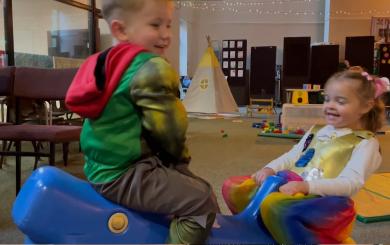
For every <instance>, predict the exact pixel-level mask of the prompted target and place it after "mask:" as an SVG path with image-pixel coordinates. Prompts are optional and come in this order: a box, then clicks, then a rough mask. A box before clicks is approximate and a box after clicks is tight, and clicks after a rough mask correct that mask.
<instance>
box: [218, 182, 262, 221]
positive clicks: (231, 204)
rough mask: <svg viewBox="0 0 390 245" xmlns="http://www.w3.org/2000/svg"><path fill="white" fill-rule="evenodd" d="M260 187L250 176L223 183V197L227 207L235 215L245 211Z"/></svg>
mask: <svg viewBox="0 0 390 245" xmlns="http://www.w3.org/2000/svg"><path fill="white" fill-rule="evenodd" d="M257 188H258V186H257V185H256V183H255V181H254V180H253V179H252V178H251V177H250V176H249V175H248V176H233V177H230V178H228V179H227V180H225V181H224V182H223V185H222V196H223V199H224V200H225V203H226V205H227V206H228V208H229V209H230V211H231V212H232V213H233V214H237V213H239V212H241V211H242V210H244V209H245V207H246V206H247V205H248V203H249V201H250V200H251V199H252V197H253V195H254V194H255V193H256V190H257Z"/></svg>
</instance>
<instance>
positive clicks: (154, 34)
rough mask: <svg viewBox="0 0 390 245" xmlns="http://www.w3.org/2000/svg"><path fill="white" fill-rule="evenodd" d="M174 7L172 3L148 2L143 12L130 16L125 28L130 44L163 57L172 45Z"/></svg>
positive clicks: (157, 0)
mask: <svg viewBox="0 0 390 245" xmlns="http://www.w3.org/2000/svg"><path fill="white" fill-rule="evenodd" d="M173 10H174V6H173V3H172V2H171V1H162V0H147V1H145V3H144V6H143V8H142V9H141V10H139V11H136V12H134V13H131V14H128V16H127V17H126V20H125V22H126V24H125V27H124V31H125V36H126V37H127V40H126V41H128V42H131V43H134V44H138V45H141V46H143V47H145V48H146V49H147V50H149V51H151V52H153V53H155V54H158V55H163V54H164V52H165V50H166V49H167V48H168V47H169V45H170V44H171V36H172V33H171V22H172V15H173Z"/></svg>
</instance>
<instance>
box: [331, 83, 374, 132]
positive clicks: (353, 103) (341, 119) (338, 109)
mask: <svg viewBox="0 0 390 245" xmlns="http://www.w3.org/2000/svg"><path fill="white" fill-rule="evenodd" d="M356 82H357V81H352V80H341V81H336V80H333V81H329V82H328V84H327V85H326V87H325V100H324V105H323V112H324V114H325V119H326V122H327V124H329V125H332V126H334V127H335V128H351V129H362V125H361V117H362V116H363V115H364V114H365V113H367V112H368V111H369V110H370V109H371V106H369V105H368V103H363V102H362V101H361V100H360V98H359V96H358V93H357V87H356V86H357V85H356Z"/></svg>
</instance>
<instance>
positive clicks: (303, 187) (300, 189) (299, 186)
mask: <svg viewBox="0 0 390 245" xmlns="http://www.w3.org/2000/svg"><path fill="white" fill-rule="evenodd" d="M279 191H280V192H282V193H284V194H287V195H291V196H293V195H295V194H296V193H303V194H305V195H306V194H307V193H309V184H308V183H307V182H306V181H290V182H288V183H287V184H284V185H282V186H281V187H280V188H279Z"/></svg>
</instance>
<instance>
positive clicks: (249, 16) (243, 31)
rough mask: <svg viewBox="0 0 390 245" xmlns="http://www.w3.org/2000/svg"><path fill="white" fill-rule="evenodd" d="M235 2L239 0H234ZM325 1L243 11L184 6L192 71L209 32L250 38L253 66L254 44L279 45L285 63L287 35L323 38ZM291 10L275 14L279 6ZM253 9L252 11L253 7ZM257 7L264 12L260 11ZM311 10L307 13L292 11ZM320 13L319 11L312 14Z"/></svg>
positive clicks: (279, 60) (279, 58) (220, 36)
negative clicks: (284, 54) (284, 53)
mask: <svg viewBox="0 0 390 245" xmlns="http://www.w3.org/2000/svg"><path fill="white" fill-rule="evenodd" d="M231 2H235V1H231ZM324 6H325V3H324V1H323V0H320V1H311V2H309V1H300V2H298V3H297V2H286V3H285V4H283V5H281V6H279V5H272V4H268V5H262V6H259V7H257V6H255V7H253V6H248V7H247V8H245V7H241V8H240V12H238V13H236V14H233V13H232V12H230V11H226V9H225V11H215V12H212V11H210V10H196V9H195V10H194V9H193V10H192V13H191V10H189V8H185V7H182V8H180V17H181V18H183V19H185V20H186V21H187V22H188V23H189V27H188V31H189V37H188V40H189V41H188V42H189V44H188V47H189V54H188V59H189V60H188V74H189V75H193V74H194V72H195V70H196V67H197V65H198V62H199V60H200V58H201V56H202V55H203V52H204V50H205V48H206V47H207V42H206V38H205V36H206V35H210V36H211V39H212V40H218V41H222V40H224V39H247V41H248V44H247V50H248V62H247V66H248V67H247V68H249V64H250V62H249V60H250V59H249V57H250V50H251V47H253V46H277V63H278V64H281V63H282V58H283V52H282V49H283V38H284V37H293V36H310V37H311V41H312V43H317V42H322V41H323V39H324V37H323V32H324V15H320V14H319V13H323V14H324V9H325V7H324ZM276 8H277V9H278V11H280V12H285V13H288V14H285V15H284V14H280V13H278V14H272V13H274V11H275V9H276ZM249 9H251V11H249ZM256 9H259V10H260V11H262V12H263V13H266V12H267V11H269V13H270V14H262V15H259V14H256ZM290 12H292V13H295V12H301V13H303V12H307V13H308V14H307V15H303V14H300V15H296V14H291V13H290ZM312 13H316V14H312Z"/></svg>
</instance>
